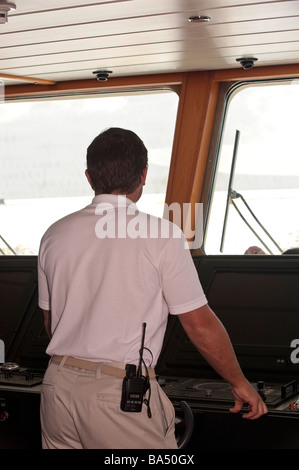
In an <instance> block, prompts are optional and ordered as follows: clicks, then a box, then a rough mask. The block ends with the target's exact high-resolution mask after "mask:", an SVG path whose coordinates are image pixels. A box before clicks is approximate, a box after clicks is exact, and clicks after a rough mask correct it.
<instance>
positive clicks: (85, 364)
mask: <svg viewBox="0 0 299 470" xmlns="http://www.w3.org/2000/svg"><path fill="white" fill-rule="evenodd" d="M63 359H64V356H52V358H51V362H53V363H55V364H60V363H61V362H62V360H63ZM64 366H69V367H78V368H79V369H86V370H89V371H92V372H96V370H97V369H98V367H99V366H100V370H101V372H102V373H103V374H106V375H111V376H112V377H118V378H120V379H123V378H124V377H125V376H126V370H125V365H124V364H119V367H117V366H112V365H110V364H107V363H98V362H92V361H86V360H84V359H77V358H75V357H70V356H68V357H67V358H66V360H65V361H64V364H63V367H64ZM147 372H148V375H149V377H150V378H155V377H156V374H155V370H154V369H151V368H148V370H147Z"/></svg>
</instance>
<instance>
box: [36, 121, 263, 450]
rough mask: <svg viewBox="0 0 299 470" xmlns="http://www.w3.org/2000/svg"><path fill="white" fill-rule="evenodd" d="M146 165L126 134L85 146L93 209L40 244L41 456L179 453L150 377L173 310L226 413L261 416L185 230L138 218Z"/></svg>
mask: <svg viewBox="0 0 299 470" xmlns="http://www.w3.org/2000/svg"><path fill="white" fill-rule="evenodd" d="M147 163H148V160H147V150H146V148H145V146H144V144H143V142H142V141H141V140H140V139H139V137H138V136H137V135H136V134H134V133H133V132H131V131H129V130H124V129H118V128H111V129H108V130H106V131H105V132H103V133H101V134H100V135H99V136H98V137H96V138H95V139H94V141H93V142H92V143H91V144H90V146H89V147H88V150H87V170H86V176H87V179H88V181H89V183H90V185H91V187H92V189H93V190H94V192H95V197H94V199H93V201H92V203H91V204H90V205H89V206H87V207H85V208H84V209H82V210H81V211H78V212H75V213H73V214H70V215H69V216H67V217H65V218H63V219H61V220H59V221H58V222H56V223H55V224H53V225H52V226H51V227H50V228H49V229H48V230H47V232H46V233H45V235H44V237H43V239H42V241H41V246H40V253H39V306H40V307H41V308H42V309H43V311H44V318H45V327H46V330H47V332H48V334H49V336H50V338H51V340H50V343H49V346H48V349H47V353H48V354H49V355H50V356H51V360H50V363H49V366H48V369H47V371H46V374H45V378H44V383H43V387H42V393H41V425H42V440H43V447H44V448H60V449H65V448H106V449H107V448H112V449H121V448H130V449H133V448H155V449H158V448H162V449H163V448H165V449H175V448H176V441H175V436H174V409H173V406H172V405H171V403H170V401H169V400H168V398H167V397H166V395H165V394H164V393H163V391H162V390H161V388H160V386H159V385H158V383H157V381H156V380H155V374H154V367H155V364H156V362H157V359H158V356H159V353H160V351H161V347H162V342H163V337H164V333H165V329H166V323H167V317H168V313H169V312H170V314H173V315H178V316H179V319H180V320H181V322H182V325H183V327H184V328H185V330H186V332H187V334H188V335H189V337H190V339H191V340H192V341H193V342H194V344H195V345H196V347H197V348H198V349H199V350H200V352H201V353H202V354H203V355H204V356H205V357H206V358H207V360H208V361H209V362H210V364H211V365H212V366H213V367H214V368H215V370H216V371H217V372H218V373H219V374H220V375H222V377H223V378H224V379H225V380H227V381H228V382H229V383H230V384H231V386H232V390H233V393H234V397H235V406H234V408H233V409H232V410H231V411H232V412H238V411H240V409H241V407H242V405H243V403H244V402H246V403H248V404H249V407H250V410H249V412H248V413H247V414H245V415H244V417H246V418H247V419H256V418H258V417H260V416H261V415H262V414H264V413H266V412H267V410H266V407H265V405H264V403H263V401H262V400H261V398H260V397H259V395H258V394H257V393H256V392H255V391H254V389H253V388H252V387H251V386H250V384H249V383H248V382H247V380H246V379H245V377H244V376H243V374H242V372H241V370H240V367H239V364H238V362H237V360H236V358H235V355H234V352H233V350H232V346H231V342H230V340H229V338H228V335H227V333H226V331H225V330H224V328H223V326H222V324H221V323H220V322H219V320H218V319H217V317H216V316H215V315H214V313H213V312H212V311H211V310H210V308H209V306H208V304H207V300H206V298H205V295H204V293H203V290H202V287H201V285H200V283H199V280H198V276H197V273H196V270H195V267H194V264H193V261H192V258H191V255H190V253H189V250H188V249H187V248H186V240H185V238H184V236H183V234H182V232H181V230H180V229H179V228H178V227H177V226H175V225H174V224H171V223H169V222H168V221H166V220H163V219H158V218H156V217H153V216H150V215H148V214H144V213H141V212H139V211H138V210H137V207H136V205H135V203H136V202H137V201H138V199H139V198H140V196H141V194H142V189H143V186H144V184H145V181H146V175H147ZM144 328H145V330H144ZM142 337H143V338H144V347H143V348H141V342H142ZM141 353H142V358H143V363H141V364H143V367H142V368H141V367H139V366H140V361H141V360H140V355H141ZM127 365H129V367H128V366H127ZM126 374H128V379H134V380H135V378H136V374H137V375H138V379H139V381H138V384H140V381H141V383H142V393H141V395H143V392H144V397H143V396H142V399H144V403H143V406H142V409H141V411H139V410H138V411H136V410H134V407H135V403H134V400H133V402H132V401H131V399H130V398H131V397H129V398H128V396H126V394H128V390H127V389H126V388H125V390H124V392H123V391H122V387H123V381H124V378H125V376H126ZM126 380H127V379H125V383H126ZM134 383H135V382H134ZM137 392H138V393H140V390H138V391H137ZM138 393H137V398H138V397H139V398H140V396H139V395H138ZM135 396H136V395H135ZM132 408H133V410H132ZM128 409H129V410H128ZM130 410H131V411H130Z"/></svg>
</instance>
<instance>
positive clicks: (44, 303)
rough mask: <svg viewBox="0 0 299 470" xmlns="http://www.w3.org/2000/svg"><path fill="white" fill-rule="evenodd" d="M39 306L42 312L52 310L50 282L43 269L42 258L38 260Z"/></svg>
mask: <svg viewBox="0 0 299 470" xmlns="http://www.w3.org/2000/svg"><path fill="white" fill-rule="evenodd" d="M38 306H39V307H40V308H41V309H42V310H51V301H50V293H49V288H48V282H47V278H46V275H45V272H44V270H43V268H42V267H41V263H40V257H39V258H38Z"/></svg>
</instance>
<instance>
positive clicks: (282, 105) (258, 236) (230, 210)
mask: <svg viewBox="0 0 299 470" xmlns="http://www.w3.org/2000/svg"><path fill="white" fill-rule="evenodd" d="M298 106H299V80H290V81H288V82H278V81H275V82H272V83H269V82H268V83H258V82H257V83H254V84H250V85H249V84H247V85H244V86H242V87H239V88H237V89H236V90H235V91H234V92H233V93H231V94H230V96H229V97H228V99H227V107H226V109H227V110H226V114H225V118H224V122H223V132H222V136H221V142H220V145H219V157H218V161H217V164H216V165H215V181H214V186H213V191H212V198H211V201H210V211H209V217H208V224H207V229H206V232H205V244H204V250H205V252H206V253H207V254H221V253H224V254H244V253H245V252H246V251H247V250H248V249H249V248H250V247H252V246H257V247H259V248H260V249H261V251H263V252H264V253H266V254H280V253H282V252H284V251H286V250H287V249H289V248H293V247H299V217H298V207H299V158H298V148H299V132H298V125H299V122H298V116H297V114H298V112H297V109H298Z"/></svg>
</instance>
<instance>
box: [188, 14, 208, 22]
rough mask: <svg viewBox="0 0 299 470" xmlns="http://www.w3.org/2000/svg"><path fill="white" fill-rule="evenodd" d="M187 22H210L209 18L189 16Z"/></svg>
mask: <svg viewBox="0 0 299 470" xmlns="http://www.w3.org/2000/svg"><path fill="white" fill-rule="evenodd" d="M188 21H190V23H208V22H209V21H211V18H210V17H209V16H199V15H197V16H189V18H188Z"/></svg>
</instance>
